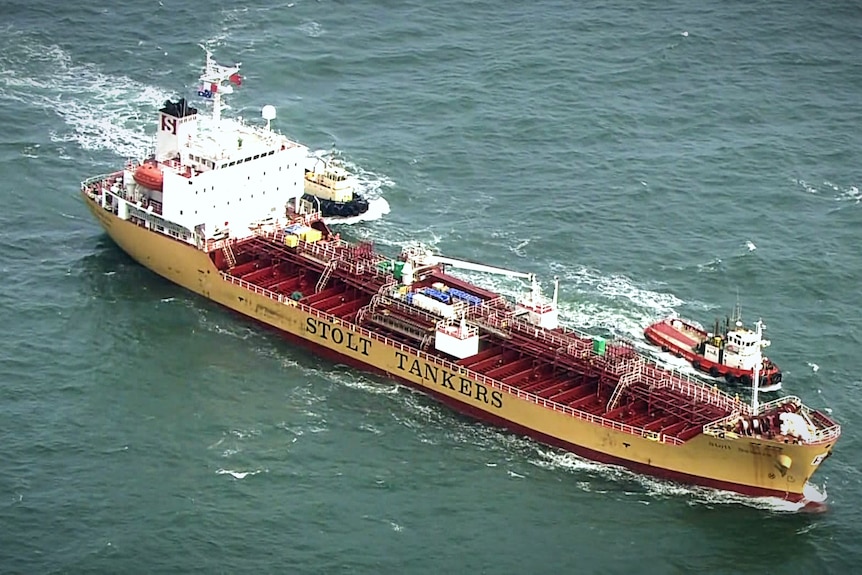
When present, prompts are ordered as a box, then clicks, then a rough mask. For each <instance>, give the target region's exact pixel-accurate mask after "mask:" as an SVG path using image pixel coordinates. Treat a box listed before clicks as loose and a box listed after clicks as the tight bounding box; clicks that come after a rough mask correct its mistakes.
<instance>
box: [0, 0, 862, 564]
mask: <svg viewBox="0 0 862 575" xmlns="http://www.w3.org/2000/svg"><path fill="white" fill-rule="evenodd" d="M0 14H2V16H3V18H2V20H0V29H2V32H3V33H2V35H0V202H2V204H0V206H2V207H0V271H2V273H3V278H4V281H3V282H2V284H0V321H2V325H3V330H2V336H0V572H3V573H7V572H8V573H185V572H202V573H222V572H224V573H399V574H400V573H495V574H499V573H536V574H539V573H561V572H571V573H632V572H635V573H705V572H709V573H757V574H762V573H781V574H789V573H817V574H820V573H852V572H854V571H855V570H856V569H858V565H859V563H860V561H862V550H860V547H859V543H858V542H859V540H860V529H859V524H860V519H862V517H860V512H859V508H858V507H857V505H858V504H859V503H860V501H862V485H860V478H859V474H858V472H857V469H858V468H859V465H860V455H862V446H860V437H862V434H860V427H862V416H860V415H859V414H860V411H862V409H860V408H861V407H862V401H860V398H859V396H858V395H857V393H858V392H859V389H860V384H862V380H860V375H859V374H860V371H862V363H860V360H859V353H858V350H859V347H860V345H862V332H860V329H861V328H862V318H860V313H859V307H858V302H859V293H860V288H859V286H860V285H862V262H860V255H859V253H860V252H859V247H858V246H859V240H860V229H862V228H860V222H862V205H860V204H862V193H860V191H859V186H860V185H862V174H860V150H862V135H860V134H862V132H860V130H859V126H860V125H862V98H860V93H862V64H860V60H859V58H858V54H859V53H862V33H860V30H862V9H860V7H859V6H858V5H857V4H855V3H837V4H836V3H831V4H830V3H827V4H817V3H799V2H786V1H778V2H772V3H750V2H736V1H734V2H726V3H719V4H706V3H689V2H679V1H673V2H670V3H665V4H661V5H655V4H652V3H646V2H637V1H636V2H628V3H610V4H608V3H595V2H591V3H571V2H559V1H551V0H541V1H539V2H537V3H533V4H524V3H521V4H505V3H491V2H486V1H478V2H469V3H464V2H453V1H451V0H441V1H439V2H425V3H419V2H415V1H413V0H408V1H406V2H399V3H396V2H385V1H383V2H373V1H370V0H357V1H354V2H332V1H328V0H320V1H311V0H294V1H293V2H283V3H276V2H267V1H264V0H252V1H251V2H249V3H245V4H244V5H242V6H238V5H232V4H231V3H229V2H225V1H222V0H216V1H214V2H210V3H209V4H207V5H206V6H205V7H204V6H202V5H200V4H194V3H191V2H188V1H187V0H162V1H160V2H158V1H157V2H146V3H123V4H122V5H121V4H117V3H110V2H104V1H96V2H91V3H89V4H86V5H74V4H72V3H66V4H62V3H59V4H58V3H48V2H46V1H45V0H32V1H30V2H23V1H21V0H0ZM198 44H204V45H206V46H208V47H210V48H211V49H212V50H213V51H214V53H215V56H216V57H217V58H219V59H221V60H223V61H226V62H232V61H241V62H242V69H243V75H244V81H243V86H242V87H241V88H240V89H239V90H238V91H237V93H236V94H235V95H234V96H233V97H232V99H231V100H230V105H231V110H229V112H228V113H230V114H231V115H242V116H244V117H247V118H249V119H250V120H254V119H256V118H258V117H259V113H260V112H259V110H260V107H261V106H262V105H264V104H272V105H274V106H276V108H277V110H278V116H277V118H276V120H275V126H276V128H278V129H279V130H281V131H283V132H285V133H287V134H289V135H291V136H293V137H295V138H297V139H298V140H300V141H302V142H303V143H305V144H307V145H309V146H310V147H311V148H312V149H319V150H329V149H331V148H333V147H334V148H335V149H336V150H337V151H338V153H339V154H340V155H341V156H342V157H343V158H344V159H345V160H346V161H347V162H348V164H349V165H350V166H351V167H352V169H354V170H355V171H356V172H358V174H359V175H360V178H361V180H362V182H363V186H364V188H365V190H366V192H367V193H368V194H369V195H370V196H371V197H373V198H375V200H376V201H375V203H374V206H375V208H374V210H375V211H374V213H373V217H371V218H369V219H367V220H366V221H361V222H357V223H354V224H352V225H341V226H339V229H338V231H339V232H340V233H342V235H343V236H345V237H348V238H350V239H353V240H360V239H361V240H372V241H374V242H375V244H376V246H377V247H378V249H380V250H382V251H384V252H387V253H392V254H394V253H397V252H398V250H400V248H401V246H403V245H404V244H405V243H406V242H408V241H411V240H421V241H423V242H425V243H427V244H429V245H431V246H433V247H434V248H436V249H438V250H439V251H440V252H441V253H443V254H445V255H449V256H451V257H456V258H461V259H468V260H475V261H480V262H483V263H486V264H489V265H495V266H501V267H505V268H509V269H514V270H519V271H526V272H534V273H537V274H538V275H539V276H540V277H541V278H542V279H543V280H545V282H546V286H548V287H549V286H550V283H549V282H550V279H551V277H552V276H554V275H557V276H559V277H560V280H561V293H560V303H561V310H562V315H563V319H564V321H565V322H566V323H568V324H570V325H574V326H578V327H580V328H582V329H586V330H587V331H590V332H592V333H596V334H600V335H604V336H613V335H616V336H620V337H625V338H629V339H632V340H633V341H635V342H636V343H637V344H638V345H640V346H644V347H646V343H645V342H644V341H643V337H642V330H643V328H644V327H645V326H646V325H648V324H649V323H650V322H651V321H653V320H654V319H656V318H659V317H662V316H665V315H667V314H672V313H676V314H679V315H681V316H684V317H688V318H691V319H695V320H697V321H700V322H701V323H703V324H705V325H709V324H711V322H712V321H713V319H714V318H715V317H716V316H722V317H723V316H724V315H725V314H726V313H727V312H729V311H730V309H731V308H732V307H733V306H734V305H735V303H736V302H737V301H739V302H740V303H741V305H742V310H743V315H744V317H745V318H746V319H748V320H754V319H756V318H757V317H762V318H763V319H764V321H765V323H766V326H767V335H768V337H769V338H770V339H771V340H772V347H770V348H769V350H768V351H769V355H770V357H771V358H772V359H773V360H775V361H776V363H778V364H779V365H780V366H781V367H782V368H783V370H784V374H785V378H784V392H786V393H792V394H795V395H799V396H801V397H803V398H804V399H805V401H806V402H807V403H809V404H810V405H812V406H814V407H817V408H821V409H827V410H829V412H830V413H831V414H832V416H833V417H835V418H836V419H837V420H838V421H839V422H840V423H841V424H842V425H843V426H844V427H843V429H844V435H843V437H842V439H841V440H840V442H839V443H838V446H837V448H836V450H835V454H834V456H833V457H832V458H830V459H829V460H828V461H827V462H826V463H825V464H824V465H823V468H822V469H821V470H820V471H819V472H818V474H817V475H816V476H815V483H816V484H817V488H818V489H819V490H820V491H822V492H825V493H826V494H827V495H828V502H829V510H828V511H827V512H826V513H823V514H818V515H810V514H803V513H797V512H793V510H792V506H786V505H782V504H779V503H778V502H775V501H763V500H747V499H744V498H740V497H736V496H733V495H729V494H721V493H716V492H712V491H709V490H701V489H692V488H689V487H685V486H680V485H676V484H672V483H668V482H663V481H657V480H653V479H649V478H645V477H642V476H639V475H635V474H632V473H629V472H627V471H624V470H620V469H618V468H615V467H610V466H604V465H599V464H595V463H591V462H587V461H584V460H581V459H579V458H576V457H573V456H571V455H568V454H565V453H562V452H559V451H557V450H554V449H551V448H547V447H544V446H542V445H539V444H537V443H535V442H532V441H529V440H526V439H522V438H518V437H516V436H513V435H510V434H508V433H506V432H503V431H500V430H497V429H494V428H491V427H489V426H486V425H483V424H480V423H477V422H475V421H473V420H470V419H467V418H464V417H461V416H459V415H457V414H455V413H453V412H451V411H450V410H448V409H447V408H445V407H442V406H440V405H438V404H436V403H435V402H433V401H432V400H430V399H428V398H426V397H424V396H422V395H421V394H419V393H416V392H414V391H411V390H408V389H406V388H404V387H400V386H396V385H394V384H392V383H391V382H389V381H386V380H383V379H380V378H376V377H373V376H369V375H365V374H362V373H360V372H357V371H355V370H352V369H348V368H346V367H344V366H340V365H334V364H332V363H331V362H327V361H324V360H321V359H318V358H316V357H315V356H313V355H311V354H309V353H308V352H307V351H305V350H302V349H297V348H295V347H292V346H291V345H290V344H288V343H287V342H285V341H283V340H282V339H280V338H279V337H278V336H277V335H275V334H273V333H270V332H266V331H264V330H262V329H260V328H258V327H256V326H255V325H252V324H251V323H249V322H248V321H246V320H244V319H243V318H241V317H239V316H236V315H233V314H230V313H228V312H226V311H224V310H222V309H220V308H218V307H216V306H214V305H213V304H210V303H209V302H207V301H204V300H202V299H201V298H199V297H196V296H193V295H191V294H189V293H187V292H185V291H183V290H182V289H180V288H178V287H176V286H173V285H171V284H170V283H168V282H166V281H164V280H161V279H160V278H158V277H156V276H155V275H153V274H152V273H150V272H148V271H147V270H145V269H143V268H141V267H140V266H138V265H136V264H135V263H133V262H132V261H131V260H130V259H129V258H128V257H126V256H125V255H124V254H123V253H122V252H121V251H120V250H119V249H118V248H117V247H116V246H114V245H113V244H112V242H111V241H110V240H109V239H108V238H107V237H106V236H105V235H104V233H103V232H102V231H101V230H100V228H99V227H98V225H97V223H96V222H95V221H94V220H93V219H92V218H91V217H90V216H89V214H88V213H87V210H86V208H85V206H84V205H83V203H82V201H81V200H80V199H79V198H78V184H79V182H80V181H81V180H83V179H85V178H87V177H89V176H91V175H94V174H98V173H103V172H107V171H110V170H112V169H115V168H116V167H118V166H119V165H121V163H122V162H123V160H124V159H125V158H127V157H134V156H138V155H140V154H143V153H145V152H146V150H147V148H148V147H149V146H150V145H151V143H152V141H153V136H154V134H155V127H156V126H155V110H156V109H157V108H158V107H160V105H161V104H162V103H163V102H164V100H166V99H167V98H170V97H176V96H179V95H184V96H187V97H193V96H192V94H193V91H194V90H195V83H196V81H197V76H198V74H199V69H200V66H201V64H202V61H203V51H202V50H201V49H200V48H199V47H198ZM254 121H256V120H254ZM466 277H467V278H469V279H471V280H473V281H477V282H479V283H481V284H482V285H485V286H487V287H489V288H492V289H496V290H499V291H501V292H503V293H506V294H515V293H518V292H519V291H520V290H522V289H524V287H525V286H524V285H522V284H521V283H519V282H518V281H517V280H511V279H506V278H500V277H490V278H488V277H482V276H479V275H475V274H469V273H468V274H467V275H466ZM664 359H665V360H670V359H671V358H668V357H665V358H664ZM679 368H680V369H682V370H685V369H686V368H685V366H682V365H680V366H679Z"/></svg>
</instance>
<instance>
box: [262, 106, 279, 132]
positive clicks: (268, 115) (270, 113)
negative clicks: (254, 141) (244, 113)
mask: <svg viewBox="0 0 862 575" xmlns="http://www.w3.org/2000/svg"><path fill="white" fill-rule="evenodd" d="M260 115H261V116H263V119H264V120H266V129H267V130H271V128H270V122H271V121H272V120H275V106H273V105H271V104H267V105H266V106H264V107H263V108H262V109H261V111H260Z"/></svg>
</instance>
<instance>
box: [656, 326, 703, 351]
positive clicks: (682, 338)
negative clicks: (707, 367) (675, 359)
mask: <svg viewBox="0 0 862 575" xmlns="http://www.w3.org/2000/svg"><path fill="white" fill-rule="evenodd" d="M651 329H652V330H653V331H656V332H658V333H660V334H661V335H663V336H664V337H666V338H668V339H670V340H675V341H676V342H678V343H679V344H680V347H687V348H688V349H694V348H695V347H697V345H698V341H697V340H696V339H694V338H693V337H691V336H689V335H688V334H686V333H684V332H683V331H682V330H679V329H676V328H675V327H673V326H672V325H671V324H670V323H668V322H666V321H662V322H659V323H656V324H654V325H652V326H651Z"/></svg>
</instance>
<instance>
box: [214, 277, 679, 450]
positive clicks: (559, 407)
mask: <svg viewBox="0 0 862 575" xmlns="http://www.w3.org/2000/svg"><path fill="white" fill-rule="evenodd" d="M221 277H222V278H223V279H224V280H225V281H227V282H229V283H232V284H234V285H237V286H239V287H241V288H244V289H247V290H249V291H252V292H254V293H256V294H260V295H262V296H264V297H267V298H270V299H272V300H274V301H277V302H281V303H285V301H286V300H285V297H284V296H283V295H281V294H277V293H275V292H273V291H270V290H268V289H265V288H262V287H259V286H256V285H254V284H252V283H250V282H247V281H245V280H242V279H240V278H237V277H234V276H232V275H230V274H227V273H225V272H221ZM287 303H288V304H289V305H295V306H296V307H298V308H299V309H301V310H302V311H304V312H305V313H308V314H310V315H312V316H314V317H317V318H320V319H323V320H325V321H328V322H330V323H333V322H339V321H341V319H340V318H338V317H336V316H334V315H332V314H329V313H326V312H324V311H321V310H319V309H317V308H314V307H312V306H309V305H305V304H303V303H300V302H295V301H293V300H288V301H287ZM351 327H352V329H354V330H355V331H356V332H357V333H359V334H360V335H362V336H363V337H367V338H368V339H370V340H373V341H379V342H380V343H382V344H384V345H386V346H389V347H394V348H395V349H398V350H400V351H402V352H404V353H410V354H413V355H416V356H418V357H419V358H421V359H422V360H424V361H426V362H428V363H431V364H434V365H437V366H439V367H442V368H445V369H447V370H449V371H451V372H453V373H459V374H461V375H464V376H465V377H469V378H470V379H472V380H473V381H476V382H478V383H481V384H482V385H485V386H487V387H490V388H492V389H496V390H499V391H502V392H504V393H506V394H508V395H512V396H514V397H517V398H519V399H523V400H525V401H529V402H531V403H534V404H536V405H540V406H542V407H545V408H547V409H551V410H553V411H557V412H560V413H564V414H566V415H569V416H571V417H574V418H577V419H580V420H583V421H588V422H590V423H593V424H595V425H600V426H602V427H606V428H609V429H614V430H617V431H621V432H624V433H628V434H630V435H635V436H640V437H646V438H647V439H650V440H653V441H657V442H660V443H667V444H672V445H681V444H682V443H683V441H682V440H680V439H679V438H676V437H672V436H669V435H664V434H661V433H656V432H654V431H649V430H646V429H643V428H641V427H634V426H632V425H628V424H625V423H621V422H619V421H614V420H611V419H606V418H604V417H601V416H598V415H594V414H592V413H588V412H585V411H581V410H579V409H573V408H571V407H569V406H568V405H563V404H560V403H557V402H554V401H551V400H549V399H545V398H544V397H539V396H538V395H535V394H533V393H527V392H525V391H523V390H521V389H518V388H516V387H512V386H510V385H507V384H505V383H503V382H501V381H498V380H496V379H492V378H490V377H486V376H485V375H482V374H481V373H478V372H474V371H472V370H470V369H467V368H465V367H462V366H460V365H458V364H456V363H453V362H451V361H448V360H445V359H442V358H440V357H439V356H436V355H432V354H429V353H427V352H424V351H421V350H417V349H416V348H414V347H411V346H408V345H404V344H403V343H401V342H398V341H395V340H393V339H390V338H388V337H386V336H382V335H379V334H377V333H375V332H373V331H370V330H368V329H366V328H363V327H361V326H351Z"/></svg>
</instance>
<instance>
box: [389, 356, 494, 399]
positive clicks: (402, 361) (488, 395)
mask: <svg viewBox="0 0 862 575" xmlns="http://www.w3.org/2000/svg"><path fill="white" fill-rule="evenodd" d="M395 357H396V358H398V369H399V370H400V371H404V372H407V373H410V374H413V375H415V376H416V377H419V378H422V379H423V380H425V381H428V382H431V383H434V384H436V385H439V386H441V387H448V388H449V389H451V390H452V391H457V392H458V393H460V394H461V395H464V396H467V397H469V398H471V399H474V400H476V401H481V402H482V403H485V404H488V405H490V406H491V407H496V408H497V409H500V408H501V407H503V393H502V392H501V391H498V390H496V389H492V390H489V389H488V388H487V387H486V386H485V385H483V384H481V383H479V382H476V381H470V380H469V379H467V378H466V377H461V376H460V375H458V374H457V373H452V372H450V371H447V370H445V369H443V368H442V367H439V366H437V365H432V364H430V363H427V362H425V361H422V360H420V359H415V358H410V357H409V356H408V355H407V354H404V353H402V352H400V351H396V352H395Z"/></svg>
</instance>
